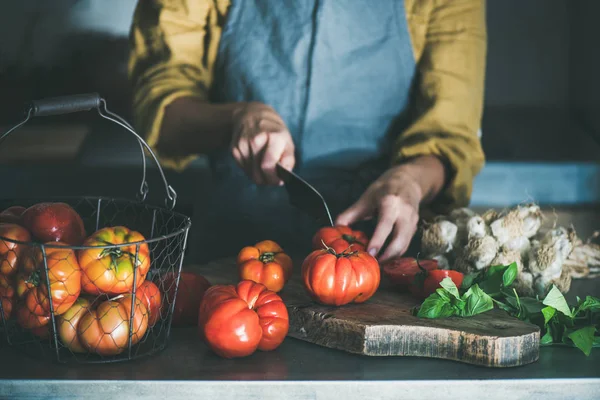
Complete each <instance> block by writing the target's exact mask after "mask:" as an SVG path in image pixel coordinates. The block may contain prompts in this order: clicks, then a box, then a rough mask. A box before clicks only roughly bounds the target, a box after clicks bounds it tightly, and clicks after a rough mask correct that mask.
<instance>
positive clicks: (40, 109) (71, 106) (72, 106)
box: [29, 93, 100, 117]
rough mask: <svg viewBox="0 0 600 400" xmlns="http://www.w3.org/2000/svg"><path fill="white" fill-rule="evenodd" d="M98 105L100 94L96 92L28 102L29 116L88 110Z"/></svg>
mask: <svg viewBox="0 0 600 400" xmlns="http://www.w3.org/2000/svg"><path fill="white" fill-rule="evenodd" d="M99 107H100V95H99V94H98V93H85V94H75V95H71V96H60V97H50V98H47V99H41V100H34V101H32V102H31V103H30V104H29V109H30V110H31V116H33V117H46V116H49V115H62V114H70V113H75V112H79V111H89V110H91V109H94V108H96V109H97V108H99Z"/></svg>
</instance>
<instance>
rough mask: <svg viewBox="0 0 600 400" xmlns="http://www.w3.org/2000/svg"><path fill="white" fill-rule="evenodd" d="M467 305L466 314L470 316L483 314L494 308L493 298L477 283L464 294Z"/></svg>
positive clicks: (464, 312)
mask: <svg viewBox="0 0 600 400" xmlns="http://www.w3.org/2000/svg"><path fill="white" fill-rule="evenodd" d="M462 298H463V300H465V301H466V302H467V305H466V307H465V309H464V311H463V314H464V316H466V317H470V316H473V315H477V314H481V313H483V312H486V311H489V310H491V309H492V308H494V302H493V301H492V298H491V297H490V296H489V295H488V294H487V293H485V292H484V291H483V290H481V288H480V287H479V286H478V285H477V284H475V285H473V286H471V288H470V289H469V290H468V291H467V292H466V293H465V294H464V295H463V297H462Z"/></svg>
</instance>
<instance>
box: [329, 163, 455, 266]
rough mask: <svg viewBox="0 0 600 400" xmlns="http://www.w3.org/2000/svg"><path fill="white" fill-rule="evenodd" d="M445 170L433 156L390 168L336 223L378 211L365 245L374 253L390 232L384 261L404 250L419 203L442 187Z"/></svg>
mask: <svg viewBox="0 0 600 400" xmlns="http://www.w3.org/2000/svg"><path fill="white" fill-rule="evenodd" d="M444 181H445V170H444V165H443V164H442V162H441V161H440V160H439V159H438V158H436V157H433V156H424V157H419V158H415V159H413V160H411V161H408V162H407V163H405V164H401V165H398V166H396V167H393V168H390V169H389V170H388V171H386V172H385V173H384V174H383V175H382V176H381V177H379V178H378V179H377V180H376V181H375V182H373V183H372V184H371V186H369V188H368V189H367V190H366V191H365V193H364V194H363V195H362V196H361V197H360V198H359V199H358V201H357V202H356V203H354V204H353V205H352V206H351V207H350V208H348V209H347V210H346V211H344V212H343V213H342V214H340V215H339V216H338V218H337V220H336V224H338V225H351V224H353V223H355V222H357V221H361V220H368V219H371V218H373V217H374V216H375V214H378V215H377V217H378V223H377V226H376V228H375V231H374V233H373V236H372V238H371V241H370V242H369V245H368V251H369V253H371V255H373V256H376V255H377V254H379V252H380V251H381V249H382V247H383V245H384V243H385V242H386V240H387V238H388V237H389V236H390V235H392V237H391V240H390V242H389V244H388V246H387V248H386V249H385V252H384V253H383V254H382V255H381V257H380V258H379V260H380V261H385V260H387V259H389V258H392V257H395V256H400V255H402V254H404V253H405V252H406V250H407V249H408V246H409V244H410V241H411V240H412V237H413V236H414V234H415V232H416V230H417V223H418V222H419V205H420V204H421V203H422V202H427V201H431V200H432V199H433V198H435V196H437V194H438V193H439V191H440V190H441V189H442V187H443V186H444Z"/></svg>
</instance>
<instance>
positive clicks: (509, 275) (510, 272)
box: [502, 262, 519, 288]
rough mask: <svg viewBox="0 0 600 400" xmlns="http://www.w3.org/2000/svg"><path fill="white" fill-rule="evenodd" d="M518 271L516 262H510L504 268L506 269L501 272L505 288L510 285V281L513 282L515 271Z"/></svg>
mask: <svg viewBox="0 0 600 400" xmlns="http://www.w3.org/2000/svg"><path fill="white" fill-rule="evenodd" d="M518 272H519V269H518V267H517V263H516V262H514V263H512V264H510V265H509V266H508V268H506V270H505V271H504V273H503V274H502V284H503V285H504V287H505V288H507V287H509V286H510V285H512V283H513V282H514V280H515V279H516V278H517V273H518Z"/></svg>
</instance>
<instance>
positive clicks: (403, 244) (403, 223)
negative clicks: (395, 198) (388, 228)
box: [379, 216, 417, 261]
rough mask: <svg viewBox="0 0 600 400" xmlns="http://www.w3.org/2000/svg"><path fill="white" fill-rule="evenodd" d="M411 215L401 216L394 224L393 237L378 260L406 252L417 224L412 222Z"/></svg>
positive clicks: (384, 259)
mask: <svg viewBox="0 0 600 400" xmlns="http://www.w3.org/2000/svg"><path fill="white" fill-rule="evenodd" d="M412 220H413V218H412V216H401V217H400V218H398V220H397V221H396V224H395V225H394V237H393V239H392V240H391V241H390V243H389V244H388V246H387V248H386V249H385V251H384V252H383V254H382V256H381V257H380V259H379V261H386V260H388V259H390V258H393V257H399V256H401V255H402V254H404V253H405V252H406V250H407V249H408V246H409V244H410V241H411V239H412V237H413V235H414V234H415V232H416V230H417V224H416V223H413V222H412Z"/></svg>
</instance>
